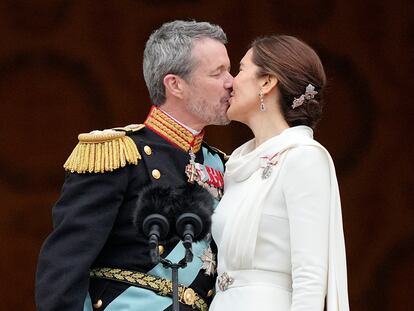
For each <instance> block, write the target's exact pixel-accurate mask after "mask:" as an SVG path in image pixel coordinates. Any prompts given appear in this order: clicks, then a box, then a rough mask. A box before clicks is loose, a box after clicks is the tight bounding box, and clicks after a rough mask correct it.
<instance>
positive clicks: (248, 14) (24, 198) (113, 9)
mask: <svg viewBox="0 0 414 311" xmlns="http://www.w3.org/2000/svg"><path fill="white" fill-rule="evenodd" d="M413 17H414V2H413V1H411V0H394V1H392V0H383V1H374V0H364V1H360V0H332V1H330V0H319V1H317V0H307V1H305V0H304V1H297V0H292V1H265V0H255V1H239V0H226V1H225V2H224V1H223V3H221V4H219V2H218V1H204V0H199V1H196V0H192V1H191V0H176V1H172V0H171V1H168V0H165V1H162V0H147V1H144V0H143V1H138V0H106V1H99V0H95V1H92V0H90V1H79V0H78V1H75V0H73V1H71V0H43V1H30V0H27V1H24V0H1V1H0V37H1V45H0V105H1V106H0V107H1V125H0V132H1V139H0V197H1V199H2V202H1V208H0V247H1V257H0V304H1V307H0V309H1V310H35V307H34V298H33V284H34V273H35V268H36V261H37V255H38V252H39V248H40V246H41V243H42V242H43V240H44V239H45V237H46V235H47V234H48V233H49V231H50V230H51V207H52V206H53V203H54V202H55V200H56V199H57V197H58V195H59V192H60V187H61V184H62V181H63V175H64V173H63V169H62V164H63V163H64V161H65V159H66V157H67V156H68V155H69V153H70V152H71V150H72V148H73V147H74V145H75V144H76V142H77V138H76V137H77V134H78V133H79V132H85V131H89V130H92V129H102V128H109V127H114V126H123V125H126V124H129V123H140V122H142V121H143V119H144V117H145V116H146V113H147V111H148V108H149V106H150V101H149V99H148V93H147V91H146V87H145V84H144V80H143V78H142V70H141V60H142V52H143V49H144V44H145V41H146V39H147V38H148V36H149V34H150V32H151V31H152V30H154V29H155V28H157V27H158V26H160V25H161V24H162V23H163V22H165V21H169V20H172V19H179V18H180V19H196V20H207V21H211V22H214V23H217V24H220V25H221V26H222V27H223V28H224V30H225V31H226V32H227V34H228V37H229V40H230V43H229V45H228V51H229V55H230V58H231V61H232V64H233V74H235V73H236V70H237V68H238V62H239V60H240V58H241V57H242V56H243V55H244V52H245V51H246V48H247V46H248V44H249V42H250V41H251V40H252V39H253V38H255V37H256V36H258V35H263V34H271V33H285V34H292V35H296V36H299V37H300V38H302V39H304V40H305V41H306V42H308V43H310V44H311V45H312V46H314V47H315V48H316V49H317V50H318V51H319V53H320V55H321V58H322V60H323V62H324V64H325V67H326V70H327V73H328V76H329V82H330V85H329V89H328V95H327V99H328V105H327V107H326V110H325V115H324V119H323V120H322V122H321V123H320V126H319V128H318V131H317V132H316V137H317V139H318V140H319V141H321V142H322V143H323V144H324V145H325V146H326V147H327V148H328V149H329V150H330V151H331V153H332V156H333V158H334V160H335V162H336V165H337V170H338V177H339V182H340V188H341V193H342V201H343V218H344V227H345V230H346V241H347V252H348V267H349V294H350V302H351V309H352V310H354V311H362V310H364V311H365V310H368V311H369V310H414V300H413V298H412V288H413V287H412V284H413V279H414V226H413V223H414V222H413V219H414V217H413V216H414V209H413V191H414V189H413V178H412V174H413V173H414V170H413V166H414V165H413V156H414V152H413V148H412V144H411V141H410V140H411V139H412V124H413V121H414V120H413V112H414V108H413V99H412V98H413V97H414V93H413V88H412V86H413V84H412V82H413V79H412V78H411V77H412V73H413V69H414V68H413V45H412V42H413V40H414V18H413ZM207 133H208V135H207V141H208V142H209V143H210V144H213V145H216V146H217V147H219V148H221V149H223V150H224V151H226V152H231V150H233V149H234V148H235V147H236V146H238V145H239V144H241V143H242V142H244V141H246V140H247V139H249V138H250V137H251V134H250V132H249V131H248V130H247V129H246V128H245V127H243V126H241V125H239V124H232V125H231V126H229V127H227V128H221V127H211V128H209V129H208V130H207ZM315 178H317V177H315Z"/></svg>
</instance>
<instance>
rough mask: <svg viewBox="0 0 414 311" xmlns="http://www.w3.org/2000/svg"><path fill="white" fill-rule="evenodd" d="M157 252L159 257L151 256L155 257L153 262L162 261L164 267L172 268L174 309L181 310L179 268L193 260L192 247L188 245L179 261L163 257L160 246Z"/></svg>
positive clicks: (175, 310) (174, 310)
mask: <svg viewBox="0 0 414 311" xmlns="http://www.w3.org/2000/svg"><path fill="white" fill-rule="evenodd" d="M156 252H157V255H158V258H154V257H153V256H151V258H152V259H153V263H155V264H157V263H159V262H161V264H162V266H163V267H164V268H171V272H172V291H173V311H179V310H180V305H179V297H178V269H180V268H185V267H187V263H188V262H191V261H192V260H193V252H192V250H191V247H190V248H187V247H186V248H185V255H184V257H183V258H182V259H181V260H180V261H179V262H178V263H173V262H171V260H168V259H166V258H162V257H161V256H160V255H159V252H158V246H157V248H156Z"/></svg>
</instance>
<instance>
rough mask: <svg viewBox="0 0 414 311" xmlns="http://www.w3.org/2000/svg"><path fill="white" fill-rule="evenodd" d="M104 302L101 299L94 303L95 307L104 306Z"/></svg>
mask: <svg viewBox="0 0 414 311" xmlns="http://www.w3.org/2000/svg"><path fill="white" fill-rule="evenodd" d="M102 305H103V302H102V300H101V299H99V300H98V301H97V302H96V303H94V304H93V307H94V308H96V309H99V308H100V307H102Z"/></svg>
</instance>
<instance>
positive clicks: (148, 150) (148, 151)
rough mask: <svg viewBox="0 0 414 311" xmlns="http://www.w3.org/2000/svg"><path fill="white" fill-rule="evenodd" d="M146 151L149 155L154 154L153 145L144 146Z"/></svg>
mask: <svg viewBox="0 0 414 311" xmlns="http://www.w3.org/2000/svg"><path fill="white" fill-rule="evenodd" d="M144 152H145V153H146V154H147V155H151V154H152V149H151V147H150V146H145V147H144Z"/></svg>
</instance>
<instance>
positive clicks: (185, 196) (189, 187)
mask: <svg viewBox="0 0 414 311" xmlns="http://www.w3.org/2000/svg"><path fill="white" fill-rule="evenodd" d="M177 196H178V198H177V200H178V204H177V205H175V206H174V207H173V211H174V214H175V216H176V223H175V227H176V230H177V234H178V236H179V237H180V238H181V240H182V241H183V245H184V247H185V248H186V249H189V250H190V249H191V245H192V243H193V242H198V241H201V240H203V239H204V238H205V237H206V236H207V234H208V233H209V232H210V228H211V215H212V214H213V212H214V209H213V205H214V200H213V197H212V195H211V194H210V193H209V192H208V191H207V190H206V189H204V188H203V187H201V186H199V185H198V184H196V183H194V184H186V185H184V186H182V187H179V188H178V189H177Z"/></svg>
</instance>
